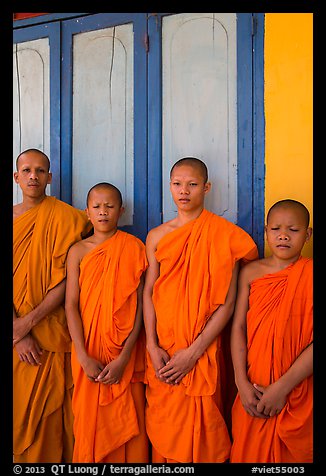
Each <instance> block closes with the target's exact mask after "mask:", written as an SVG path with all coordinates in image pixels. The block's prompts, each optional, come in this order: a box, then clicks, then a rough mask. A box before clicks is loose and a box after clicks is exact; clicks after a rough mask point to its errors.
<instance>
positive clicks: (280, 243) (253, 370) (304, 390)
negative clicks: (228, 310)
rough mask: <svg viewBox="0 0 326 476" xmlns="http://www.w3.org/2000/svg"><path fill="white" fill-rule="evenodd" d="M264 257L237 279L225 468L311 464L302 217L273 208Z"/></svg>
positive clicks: (283, 204)
mask: <svg viewBox="0 0 326 476" xmlns="http://www.w3.org/2000/svg"><path fill="white" fill-rule="evenodd" d="M265 231H266V237H267V242H268V245H269V247H270V250H271V253H272V254H271V256H269V257H267V258H264V259H261V260H257V261H255V262H253V263H250V264H248V266H246V267H245V268H243V270H241V273H240V276H239V291H238V298H237V303H236V310H235V314H234V320H233V326H232V334H231V350H232V358H233V364H234V369H235V379H236V384H237V387H238V390H239V393H238V396H237V398H236V400H235V403H234V406H233V412H232V426H233V431H232V433H233V438H234V442H233V446H232V451H231V458H230V461H231V462H241V463H244V462H245V463H247V462H250V463H253V462H254V463H299V462H300V463H310V462H312V436H313V431H312V417H313V414H312V396H313V395H312V392H313V382H312V372H313V358H312V357H313V356H312V352H313V344H312V339H313V319H312V309H313V308H312V306H313V301H312V297H313V296H312V289H313V283H312V278H313V272H312V266H313V261H312V259H309V258H303V257H302V256H301V250H302V248H303V246H304V244H305V243H306V242H307V241H309V239H310V237H311V233H312V229H311V228H310V227H309V212H308V210H307V209H306V207H305V206H304V205H302V204H301V203H300V202H297V201H295V200H281V201H279V202H277V203H275V204H274V205H273V206H272V208H271V209H270V210H269V212H268V215H267V225H266V227H265Z"/></svg>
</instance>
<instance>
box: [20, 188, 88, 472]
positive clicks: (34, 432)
mask: <svg viewBox="0 0 326 476" xmlns="http://www.w3.org/2000/svg"><path fill="white" fill-rule="evenodd" d="M88 230H89V224H88V220H87V216H86V213H85V212H84V211H81V210H77V209H75V208H73V207H71V206H70V205H68V204H66V203H64V202H61V201H60V200H57V199H56V198H55V197H46V198H45V199H44V200H43V201H42V202H41V203H40V204H39V205H37V206H35V207H34V208H32V209H30V210H28V211H27V212H25V213H23V214H22V215H21V216H19V217H17V218H16V219H15V220H14V223H13V235H14V243H13V288H14V308H15V310H16V314H17V317H19V318H24V316H25V315H26V314H27V313H28V312H30V311H31V310H32V309H34V308H35V307H36V306H37V305H38V304H40V303H41V302H42V301H43V299H44V298H45V296H46V294H47V293H48V292H49V291H50V290H51V289H52V288H54V287H55V286H57V285H58V284H59V283H60V282H61V281H62V280H63V279H64V278H65V276H66V266H65V263H66V255H67V252H68V249H69V247H70V245H72V244H73V243H75V242H76V241H78V240H80V239H81V237H82V233H83V232H87V231H88ZM31 334H32V335H33V337H34V338H35V339H36V340H37V342H38V344H39V345H40V347H41V348H42V349H43V355H42V358H41V359H42V365H40V366H33V365H29V364H27V363H25V362H21V361H20V360H19V357H18V353H17V352H16V349H15V348H14V349H13V409H14V415H13V452H14V460H15V462H21V463H47V462H50V463H61V462H71V460H72V449H73V430H72V409H71V392H72V375H71V365H70V351H71V339H70V334H69V332H68V327H67V323H66V316H65V312H64V306H63V304H62V305H61V306H59V307H58V308H57V309H56V310H55V311H54V312H52V313H51V314H49V315H48V316H47V317H45V318H44V319H43V320H42V321H41V322H39V323H38V324H37V325H36V326H35V327H34V328H33V329H32V331H31Z"/></svg>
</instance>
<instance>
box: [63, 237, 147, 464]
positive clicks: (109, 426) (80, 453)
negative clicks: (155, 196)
mask: <svg viewBox="0 0 326 476" xmlns="http://www.w3.org/2000/svg"><path fill="white" fill-rule="evenodd" d="M146 267H147V261H146V255H145V247H144V244H143V243H142V242H141V241H140V240H139V239H138V238H136V237H134V236H132V235H130V234H129V233H125V232H122V231H120V230H118V231H117V232H116V233H115V234H114V235H113V237H111V238H110V239H108V240H106V241H105V242H104V243H103V244H101V245H98V246H97V247H96V248H94V249H93V250H92V251H91V252H90V253H88V254H87V255H85V256H84V258H83V259H82V261H81V264H80V277H79V286H80V300H79V306H80V315H81V318H82V322H83V329H84V338H85V346H86V350H87V352H88V354H89V355H90V356H92V357H94V358H96V359H98V360H100V361H101V362H103V363H104V364H108V363H109V362H110V361H112V360H113V359H115V358H117V357H118V355H119V354H120V352H121V350H122V348H123V344H124V341H125V340H126V338H127V337H128V336H129V334H130V332H131V331H132V329H133V326H134V322H135V316H136V308H137V288H138V286H139V283H140V279H141V276H142V274H143V272H144V271H145V269H146ZM143 344H144V340H143V337H142V338H140V340H139V342H138V343H137V345H135V347H134V349H133V351H132V354H131V357H130V360H129V362H128V364H127V366H126V368H125V371H124V374H123V377H122V379H121V381H120V382H119V384H115V385H105V384H102V383H93V382H90V381H89V380H88V378H87V376H86V375H85V373H84V371H83V369H82V367H81V366H80V364H79V362H78V360H77V356H76V354H75V349H74V346H73V348H72V371H73V379H74V384H75V388H74V394H73V413H74V434H75V448H74V457H73V461H74V462H79V463H81V462H82V463H86V462H100V461H101V460H103V459H104V458H107V456H108V455H109V454H110V453H112V452H113V451H115V450H116V449H117V448H119V447H120V446H121V445H124V444H126V443H127V442H128V441H129V440H131V439H132V438H133V437H135V436H137V435H138V434H139V425H138V417H137V411H136V407H135V402H134V397H133V394H132V389H131V385H132V384H131V381H132V380H133V381H135V382H141V381H143V380H144V375H143V374H144V355H145V354H144V347H142V345H143ZM143 412H144V407H143ZM133 457H135V456H133ZM121 462H124V461H121ZM134 462H135V461H134Z"/></svg>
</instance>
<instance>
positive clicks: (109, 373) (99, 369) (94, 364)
mask: <svg viewBox="0 0 326 476" xmlns="http://www.w3.org/2000/svg"><path fill="white" fill-rule="evenodd" d="M83 369H84V372H85V373H86V375H87V378H88V379H89V380H90V381H91V382H97V383H104V384H105V385H107V384H110V385H113V384H117V383H119V382H120V380H121V378H122V375H123V372H124V365H123V364H122V363H121V362H120V360H119V359H118V358H117V359H116V360H112V361H111V362H109V363H108V364H107V365H104V364H103V363H102V362H100V361H99V360H96V359H93V358H92V357H88V358H87V360H86V361H85V362H84V364H83Z"/></svg>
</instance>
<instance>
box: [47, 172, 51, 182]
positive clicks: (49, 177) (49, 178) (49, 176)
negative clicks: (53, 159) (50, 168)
mask: <svg viewBox="0 0 326 476" xmlns="http://www.w3.org/2000/svg"><path fill="white" fill-rule="evenodd" d="M50 183H52V172H49V175H48V181H47V184H48V185H49V184H50Z"/></svg>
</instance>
